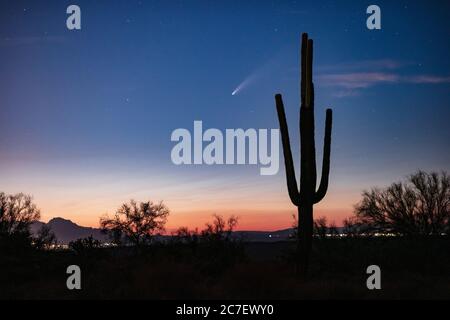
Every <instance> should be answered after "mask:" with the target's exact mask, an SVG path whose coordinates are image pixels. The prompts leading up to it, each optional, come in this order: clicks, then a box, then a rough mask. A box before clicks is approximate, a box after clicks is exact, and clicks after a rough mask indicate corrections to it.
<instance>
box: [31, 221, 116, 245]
mask: <svg viewBox="0 0 450 320" xmlns="http://www.w3.org/2000/svg"><path fill="white" fill-rule="evenodd" d="M43 225H47V226H49V227H50V228H51V230H52V232H53V233H54V234H55V235H56V238H57V239H58V243H61V244H68V243H69V242H70V241H74V240H77V239H79V238H86V237H89V236H92V237H93V238H94V239H96V240H99V241H102V242H103V241H106V240H107V237H106V235H104V234H102V233H101V231H100V229H99V228H91V227H83V226H79V225H77V224H76V223H74V222H72V221H70V220H67V219H63V218H59V217H58V218H53V219H51V220H50V221H49V222H47V223H44V222H41V221H35V222H33V224H32V225H31V232H32V233H33V234H36V233H37V232H38V231H39V229H40V228H41V227H42V226H43Z"/></svg>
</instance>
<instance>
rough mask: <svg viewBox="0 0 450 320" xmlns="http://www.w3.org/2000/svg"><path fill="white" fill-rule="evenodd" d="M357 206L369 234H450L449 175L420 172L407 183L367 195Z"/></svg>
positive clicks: (365, 192)
mask: <svg viewBox="0 0 450 320" xmlns="http://www.w3.org/2000/svg"><path fill="white" fill-rule="evenodd" d="M362 196H363V199H362V200H361V202H360V203H358V204H357V205H356V206H355V212H356V217H357V223H358V225H359V226H364V227H365V228H366V231H365V232H372V233H373V232H384V233H386V232H388V233H394V234H400V235H438V234H442V233H446V232H447V233H448V232H449V227H448V226H449V223H450V221H449V220H450V177H449V176H448V174H447V173H446V172H442V173H440V174H438V173H436V172H431V173H426V172H423V171H418V172H417V173H415V174H413V175H411V176H409V177H408V178H407V179H406V181H404V182H397V183H393V184H392V185H391V186H389V187H387V188H385V189H379V188H373V189H372V190H371V191H364V192H363V194H362Z"/></svg>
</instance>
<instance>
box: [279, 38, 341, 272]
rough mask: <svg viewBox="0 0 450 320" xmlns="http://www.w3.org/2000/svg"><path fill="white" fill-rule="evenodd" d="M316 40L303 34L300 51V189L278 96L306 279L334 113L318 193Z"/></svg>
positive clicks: (327, 166) (300, 263) (327, 123)
mask: <svg viewBox="0 0 450 320" xmlns="http://www.w3.org/2000/svg"><path fill="white" fill-rule="evenodd" d="M312 56H313V41H312V40H311V39H308V34H306V33H304V34H303V35H302V48H301V86H300V87H301V106H300V157H301V159H300V170H301V171H300V186H299V188H298V187H297V179H296V177H295V169H294V162H293V160H292V152H291V146H290V142H289V131H288V127H287V122H286V115H285V112H284V106H283V100H282V98H281V94H276V95H275V102H276V107H277V113H278V120H279V122H280V131H281V139H282V143H283V154H284V164H285V167H286V180H287V187H288V192H289V197H290V198H291V201H292V203H293V204H294V205H295V206H297V207H298V232H297V237H298V244H297V251H298V252H297V272H298V271H299V270H300V271H301V272H302V274H303V275H304V276H306V273H307V268H308V262H309V255H310V252H311V244H312V234H313V205H314V204H316V203H318V202H319V201H320V200H322V199H323V197H324V196H325V194H326V192H327V189H328V175H329V172H330V146H331V123H332V111H331V109H327V111H326V120H325V138H324V147H323V163H322V178H321V181H320V185H319V188H318V189H317V191H316V183H317V181H316V180H317V172H316V150H315V142H314V85H313V82H312V62H313V59H312Z"/></svg>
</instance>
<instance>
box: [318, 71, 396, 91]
mask: <svg viewBox="0 0 450 320" xmlns="http://www.w3.org/2000/svg"><path fill="white" fill-rule="evenodd" d="M317 79H318V81H319V82H320V83H321V84H323V85H327V86H337V87H342V88H345V89H360V88H368V87H371V86H374V85H376V84H379V83H393V82H398V81H399V76H398V75H396V74H391V73H383V72H360V73H341V74H326V75H319V76H318V77H317Z"/></svg>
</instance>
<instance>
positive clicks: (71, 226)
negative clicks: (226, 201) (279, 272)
mask: <svg viewBox="0 0 450 320" xmlns="http://www.w3.org/2000/svg"><path fill="white" fill-rule="evenodd" d="M43 225H45V223H44V222H41V221H35V222H34V223H33V224H32V225H31V232H32V233H33V234H36V233H37V232H38V230H39V229H40V228H41V227H42V226H43ZM47 225H48V226H49V227H50V228H51V230H52V231H53V232H54V233H55V235H56V238H57V239H58V243H61V244H68V243H69V242H70V241H74V240H77V239H79V238H86V237H89V236H91V235H92V237H94V238H95V239H97V240H99V241H102V242H105V241H107V239H108V238H107V236H106V235H104V234H102V233H101V231H100V229H99V228H90V227H82V226H79V225H77V224H76V223H74V222H72V221H70V220H67V219H63V218H53V219H52V220H50V221H49V222H48V223H47ZM338 232H340V233H342V232H343V228H338ZM291 234H293V229H292V228H288V229H283V230H277V231H235V232H233V237H235V238H241V239H243V240H244V241H248V242H276V241H284V240H288V239H289V238H290V235H291ZM158 238H159V239H160V240H162V241H165V240H167V239H169V238H170V236H161V237H158Z"/></svg>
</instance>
